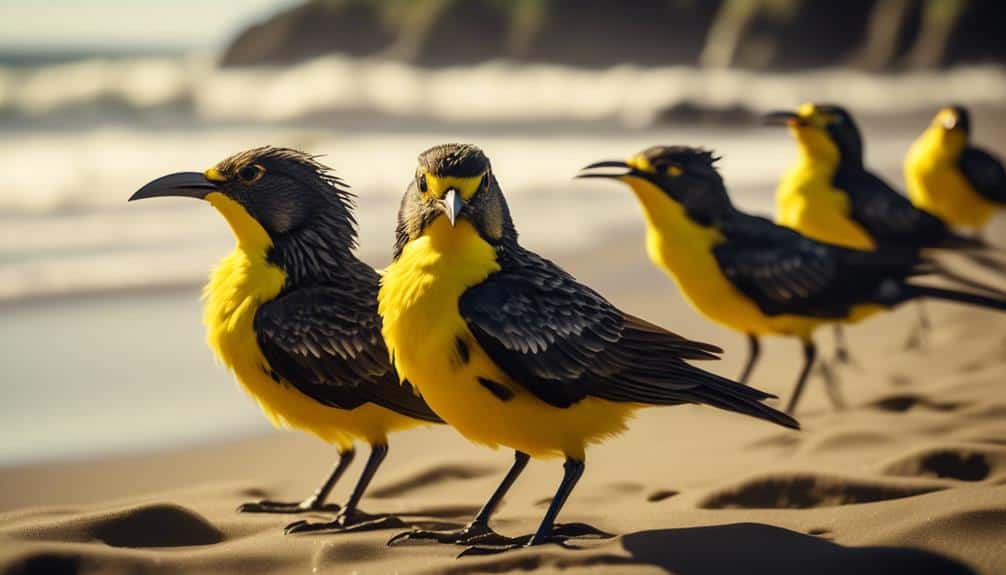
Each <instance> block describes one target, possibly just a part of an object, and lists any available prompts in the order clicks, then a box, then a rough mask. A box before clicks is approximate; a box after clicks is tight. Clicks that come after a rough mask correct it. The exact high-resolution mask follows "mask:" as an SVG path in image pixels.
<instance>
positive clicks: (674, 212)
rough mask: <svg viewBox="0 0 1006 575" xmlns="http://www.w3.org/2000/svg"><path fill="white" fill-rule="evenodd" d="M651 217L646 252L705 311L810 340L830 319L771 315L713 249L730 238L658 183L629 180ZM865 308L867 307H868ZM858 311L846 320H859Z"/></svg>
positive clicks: (732, 323)
mask: <svg viewBox="0 0 1006 575" xmlns="http://www.w3.org/2000/svg"><path fill="white" fill-rule="evenodd" d="M629 184H630V186H631V187H632V189H633V191H634V192H635V193H636V196H637V197H638V198H639V200H640V203H641V204H642V206H643V213H644V215H645V217H646V223H647V226H646V251H647V254H648V255H649V257H650V260H651V261H652V262H653V263H654V265H656V266H657V267H659V268H661V269H663V270H664V271H665V272H667V273H668V274H669V275H670V276H671V278H673V279H674V281H675V283H676V284H677V285H678V288H679V289H680V290H681V293H682V294H683V295H684V296H685V299H687V300H688V301H689V303H691V304H692V306H693V307H694V308H695V309H696V310H697V311H698V312H699V313H701V314H702V315H704V316H706V317H707V318H709V319H711V320H713V321H715V322H717V323H719V324H721V325H725V326H727V327H729V328H731V329H734V330H737V331H740V332H743V333H749V334H754V335H792V336H797V337H801V338H804V339H807V338H809V337H810V334H811V333H812V332H813V330H814V329H815V328H816V327H817V326H819V325H821V324H822V323H827V322H828V320H824V319H821V318H814V317H804V316H797V315H789V314H782V315H766V314H765V313H763V312H762V311H761V309H760V308H759V307H758V306H757V304H755V303H754V302H753V301H752V300H751V299H750V298H748V297H747V296H746V295H744V294H743V293H742V292H741V291H740V290H738V289H737V288H736V287H735V286H734V285H733V283H731V282H730V280H728V279H727V278H726V276H724V275H723V272H722V270H721V269H720V266H719V263H718V262H717V261H716V257H715V255H714V254H713V249H714V248H715V247H716V245H718V244H719V243H721V242H723V241H724V238H723V236H722V235H721V234H720V233H719V231H717V230H715V229H713V228H709V227H704V226H700V225H698V224H696V223H695V222H693V221H692V220H691V219H690V218H689V217H688V215H687V214H686V213H685V210H684V208H682V206H681V205H680V204H678V203H677V202H674V201H672V200H671V199H670V198H668V197H667V195H666V194H665V193H664V192H663V191H661V190H660V189H658V188H657V187H656V186H654V185H652V184H650V183H649V182H646V181H645V180H641V179H638V178H633V179H632V180H631V181H630V182H629ZM864 308H865V306H864ZM864 312H865V309H864V310H862V311H856V312H854V313H853V314H852V315H850V317H848V318H843V321H858V320H859V319H861V317H865V316H864V315H862V314H863V313H864Z"/></svg>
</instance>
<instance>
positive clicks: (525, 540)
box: [457, 523, 614, 559]
mask: <svg viewBox="0 0 1006 575" xmlns="http://www.w3.org/2000/svg"><path fill="white" fill-rule="evenodd" d="M610 537H614V535H612V534H611V533H607V532H605V531H601V530H600V529H598V528H596V527H591V526H590V525H587V524H586V523H569V524H566V525H562V524H559V523H557V524H556V525H555V526H554V527H553V528H552V534H551V535H549V536H548V537H546V538H544V539H542V540H541V541H537V542H535V541H534V540H533V537H532V536H526V537H518V538H516V539H512V540H510V541H508V542H505V543H503V544H493V543H486V542H483V543H481V544H478V545H472V546H471V547H468V548H467V549H465V550H464V551H462V552H461V553H458V557H457V558H458V559H460V558H462V557H479V556H483V555H498V554H500V553H504V552H506V551H513V550H514V549H525V548H528V547H537V546H539V545H545V544H548V543H552V544H554V545H558V546H560V547H564V548H569V546H568V545H567V542H568V541H569V540H570V539H607V538H610Z"/></svg>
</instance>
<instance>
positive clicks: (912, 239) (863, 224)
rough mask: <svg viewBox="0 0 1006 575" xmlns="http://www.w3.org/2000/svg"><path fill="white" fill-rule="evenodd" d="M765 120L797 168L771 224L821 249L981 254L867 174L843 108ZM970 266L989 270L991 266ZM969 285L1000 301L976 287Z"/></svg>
mask: <svg viewBox="0 0 1006 575" xmlns="http://www.w3.org/2000/svg"><path fill="white" fill-rule="evenodd" d="M765 120H766V122H767V123H769V124H777V125H785V126H788V127H789V130H790V133H791V134H792V136H793V138H794V139H795V140H796V142H797V148H798V151H799V158H798V160H797V162H796V163H795V164H794V165H793V166H792V167H791V168H790V169H789V170H788V171H787V172H786V174H785V175H784V176H783V177H782V179H781V180H780V182H779V187H778V189H777V192H776V222H777V223H779V224H782V225H784V226H787V227H790V228H793V229H794V230H796V231H798V232H800V233H801V234H803V235H805V236H808V237H810V238H812V239H815V240H818V241H821V242H827V243H832V244H837V245H842V246H847V247H851V248H857V249H864V250H872V249H876V248H877V247H878V246H880V245H899V246H904V247H906V248H911V249H916V250H923V249H926V250H934V249H939V250H948V251H959V252H976V251H982V250H985V249H987V248H988V245H987V244H985V242H983V241H980V240H976V239H974V238H968V237H965V236H963V235H961V234H959V233H956V232H955V231H954V230H953V228H952V227H951V226H949V225H948V224H947V223H946V222H944V221H943V220H942V219H940V218H939V217H937V216H936V215H934V214H931V213H929V212H927V211H925V210H922V209H919V208H917V207H916V206H914V205H913V204H912V202H911V200H909V199H908V198H907V197H906V196H904V195H902V194H900V193H899V192H897V191H896V190H895V189H894V188H893V187H892V186H891V185H890V184H888V183H887V182H886V181H884V180H883V179H882V178H880V177H879V176H877V175H876V174H874V173H873V172H871V171H870V170H869V169H867V167H866V166H865V164H864V160H863V138H862V135H861V134H860V131H859V127H858V126H857V125H856V122H855V120H854V119H853V117H852V114H850V113H849V111H848V110H846V109H845V108H843V107H841V106H838V105H835V104H816V103H812V102H807V103H805V104H803V105H801V106H800V107H799V108H798V109H797V110H796V111H795V112H791V111H778V112H771V113H769V114H767V115H766V116H765ZM972 259H973V260H974V261H976V262H977V263H981V264H983V265H986V266H988V265H989V264H992V267H995V263H994V261H993V260H989V259H987V258H972ZM997 271H1002V270H997ZM958 277H960V279H961V280H962V281H968V280H966V279H965V278H963V277H961V276H958ZM971 284H972V286H973V287H975V288H976V289H981V290H983V291H988V292H989V293H994V294H999V293H1001V292H1000V291H999V290H996V289H995V288H991V287H989V286H984V285H982V284H980V283H978V282H973V281H972V282H971ZM918 309H919V314H920V315H919V331H918V333H915V334H913V335H912V337H911V338H910V341H918V339H919V338H920V337H921V333H922V332H925V331H926V330H928V329H929V327H930V323H929V320H928V318H927V317H926V315H925V312H924V309H923V308H922V307H919V308H918ZM911 346H912V344H909V347H911ZM840 355H843V353H842V352H841V350H840Z"/></svg>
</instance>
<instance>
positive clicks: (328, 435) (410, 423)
mask: <svg viewBox="0 0 1006 575" xmlns="http://www.w3.org/2000/svg"><path fill="white" fill-rule="evenodd" d="M165 196H181V197H187V198H196V199H201V200H205V201H206V202H208V203H209V204H210V205H211V206H213V207H214V208H216V210H217V211H218V212H219V213H220V214H221V215H222V216H223V217H224V219H225V220H227V223H228V224H229V225H230V228H231V230H232V231H233V233H234V236H235V238H236V240H237V243H236V246H235V248H234V250H233V251H232V252H231V253H230V255H228V256H226V257H225V258H224V259H223V260H222V261H221V262H220V263H219V264H218V265H217V266H216V268H215V269H214V270H213V272H212V274H211V277H210V280H209V283H208V284H207V285H206V287H205V289H204V291H203V298H204V300H205V307H204V315H203V322H204V324H205V325H206V331H207V342H208V344H209V346H210V348H212V350H213V352H214V354H215V355H216V357H217V358H218V359H219V360H220V361H221V362H222V363H223V364H225V365H226V366H227V367H228V368H229V369H230V370H231V371H232V372H233V374H234V375H235V376H236V379H237V381H238V383H239V384H240V386H241V387H242V388H243V389H244V391H245V392H247V393H248V394H249V395H251V396H252V398H254V399H255V401H256V402H257V403H258V405H259V407H260V408H261V409H262V411H263V412H264V413H265V415H266V416H267V417H268V418H269V420H270V421H271V422H272V423H273V424H274V425H276V426H277V427H287V428H293V429H297V430H301V431H304V432H307V433H310V434H312V435H315V436H317V437H319V438H321V439H322V440H324V441H326V442H329V443H331V444H334V445H335V446H336V447H337V449H338V450H339V459H338V463H337V464H336V466H335V467H334V469H333V471H332V473H331V475H330V476H329V477H328V478H327V479H326V480H325V482H324V483H323V484H322V485H321V487H320V488H319V489H318V490H317V491H316V492H315V493H314V495H312V496H310V497H308V498H307V499H305V500H303V501H301V502H297V503H289V502H275V501H268V500H265V501H258V502H250V503H245V504H244V505H242V506H241V507H239V511H242V512H252V513H254V512H259V513H301V512H309V511H337V512H338V515H337V516H336V519H335V520H334V521H331V522H328V523H307V522H303V521H301V522H296V523H292V524H290V525H289V526H288V527H287V528H286V531H287V532H288V533H298V532H306V531H315V530H327V531H339V530H343V531H354V530H366V529H376V528H382V527H396V526H397V527H401V526H403V525H404V523H402V522H401V521H400V520H398V519H397V518H395V517H391V516H375V515H370V514H367V513H365V512H363V511H361V510H360V509H359V507H358V504H359V502H360V499H361V498H362V497H363V494H364V492H365V490H366V488H367V486H368V485H369V484H370V481H371V480H372V479H373V477H374V474H375V473H376V472H377V470H378V468H379V467H380V465H381V463H382V462H383V461H384V459H385V457H386V456H387V453H388V441H387V436H388V434H389V433H391V432H393V431H399V430H406V429H411V428H415V427H419V426H423V425H427V424H434V423H441V422H442V420H441V419H440V418H439V417H438V416H437V415H436V414H435V413H434V412H433V411H432V410H431V409H430V408H429V406H428V405H426V403H425V402H423V400H422V399H421V398H420V397H419V396H417V395H416V394H415V393H414V392H413V391H412V389H411V388H409V387H408V386H403V385H402V384H401V383H400V382H399V379H398V376H397V374H396V373H395V370H394V368H393V367H392V366H391V364H390V362H389V361H388V352H387V349H386V348H385V346H384V340H383V338H382V337H381V320H380V317H379V316H378V315H377V291H378V277H379V276H378V273H377V271H375V270H374V269H373V268H372V267H370V266H369V265H368V264H366V263H364V262H363V261H361V260H359V259H357V258H356V256H355V255H354V254H353V250H354V248H355V247H356V244H357V230H356V221H355V219H354V216H353V208H354V204H355V196H354V195H353V194H352V193H351V192H350V191H349V188H348V186H347V185H346V184H345V183H344V182H343V181H342V180H341V179H340V178H339V177H338V176H336V175H335V174H333V173H332V172H331V170H330V169H329V168H328V167H327V166H325V165H323V164H321V163H320V162H319V160H318V159H317V157H315V156H311V155H308V154H306V153H304V152H301V151H299V150H294V149H290V148H282V147H270V146H265V147H259V148H254V149H250V150H246V151H243V152H240V153H238V154H235V155H233V156H231V157H228V158H226V159H224V160H223V161H221V162H219V163H217V164H216V165H215V166H213V167H211V168H209V169H208V170H206V171H205V172H179V173H175V174H171V175H167V176H163V177H160V178H157V179H155V180H153V181H151V182H150V183H148V184H146V185H144V186H143V187H142V188H140V189H139V190H138V191H137V192H136V193H134V194H133V195H132V197H130V198H129V200H130V201H134V200H140V199H146V198H158V197H165ZM357 440H359V441H363V442H366V443H368V444H369V445H370V447H371V452H370V456H369V458H368V460H367V462H366V466H365V468H364V470H363V473H362V474H361V476H360V478H359V481H358V482H357V484H356V486H355V488H354V489H353V491H352V494H351V495H350V497H349V499H348V500H347V502H346V503H345V505H343V506H342V507H341V508H340V507H339V506H338V505H328V504H326V499H327V498H328V496H329V494H330V492H331V491H332V488H333V487H334V486H335V484H336V482H337V481H338V480H339V479H340V477H341V476H342V475H343V473H344V472H345V471H346V469H347V467H349V465H350V463H351V462H352V461H353V458H354V455H355V449H354V444H355V442H356V441H357Z"/></svg>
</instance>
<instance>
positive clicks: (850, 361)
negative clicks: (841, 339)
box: [834, 347, 863, 371]
mask: <svg viewBox="0 0 1006 575" xmlns="http://www.w3.org/2000/svg"><path fill="white" fill-rule="evenodd" d="M834 361H835V363H837V364H838V365H842V366H848V367H854V368H856V369H858V370H860V371H862V369H863V367H862V366H861V365H859V362H858V361H856V358H854V357H852V354H851V353H849V350H848V349H847V348H844V347H840V348H838V349H836V350H835V360H834Z"/></svg>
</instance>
